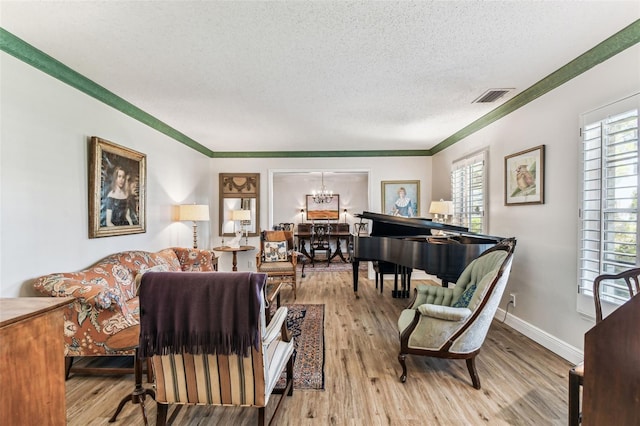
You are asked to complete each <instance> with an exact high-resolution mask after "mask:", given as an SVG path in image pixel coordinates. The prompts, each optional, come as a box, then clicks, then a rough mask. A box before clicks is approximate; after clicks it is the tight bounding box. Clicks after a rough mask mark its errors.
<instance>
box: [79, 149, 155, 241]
mask: <svg viewBox="0 0 640 426" xmlns="http://www.w3.org/2000/svg"><path fill="white" fill-rule="evenodd" d="M146 181H147V156H146V155H145V154H142V153H140V152H137V151H134V150H132V149H129V148H125V147H123V146H120V145H117V144H115V143H113V142H109V141H107V140H105V139H101V138H99V137H97V136H92V137H91V141H90V152H89V238H101V237H112V236H116V235H129V234H140V233H144V232H147V228H146V208H145V200H146V185H147V182H146Z"/></svg>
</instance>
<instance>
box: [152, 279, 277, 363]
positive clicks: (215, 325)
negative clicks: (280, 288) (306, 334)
mask: <svg viewBox="0 0 640 426" xmlns="http://www.w3.org/2000/svg"><path fill="white" fill-rule="evenodd" d="M266 279H267V276H266V274H258V273H252V272H147V273H145V274H144V275H143V276H142V284H141V285H140V347H139V350H140V356H142V357H148V356H152V355H166V354H170V353H181V352H187V353H191V354H202V353H207V354H215V353H217V354H226V355H229V354H231V353H234V354H238V355H242V356H247V355H248V353H249V350H250V348H251V346H254V347H255V348H256V349H258V347H259V346H258V345H259V344H260V342H259V336H260V332H259V331H260V330H259V327H260V301H261V300H262V298H263V287H264V285H265V282H266Z"/></svg>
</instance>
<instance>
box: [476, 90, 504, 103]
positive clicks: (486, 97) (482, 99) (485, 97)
mask: <svg viewBox="0 0 640 426" xmlns="http://www.w3.org/2000/svg"><path fill="white" fill-rule="evenodd" d="M512 90H513V89H489V90H487V91H486V92H484V93H483V94H482V95H480V96H479V97H478V98H477V99H476V100H475V101H473V102H472V103H474V104H480V103H483V104H486V103H490V102H495V101H497V100H498V99H500V98H501V97H503V96H504V95H506V94H507V93H509V92H510V91H512Z"/></svg>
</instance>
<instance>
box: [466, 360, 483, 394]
mask: <svg viewBox="0 0 640 426" xmlns="http://www.w3.org/2000/svg"><path fill="white" fill-rule="evenodd" d="M466 361H467V370H469V375H470V376H471V383H473V387H474V388H476V389H480V377H478V372H477V371H476V356H475V355H474V356H473V357H471V358H467V360H466Z"/></svg>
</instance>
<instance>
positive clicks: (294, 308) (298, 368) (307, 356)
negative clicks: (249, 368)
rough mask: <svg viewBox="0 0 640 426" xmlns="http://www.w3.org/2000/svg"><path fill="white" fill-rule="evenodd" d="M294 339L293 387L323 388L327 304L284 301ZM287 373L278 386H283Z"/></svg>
mask: <svg viewBox="0 0 640 426" xmlns="http://www.w3.org/2000/svg"><path fill="white" fill-rule="evenodd" d="M284 306H286V307H287V308H288V310H289V311H288V313H287V327H288V328H289V331H291V333H292V335H293V339H294V351H293V361H294V363H293V389H294V392H295V391H298V390H324V305H303V304H292V305H284ZM285 378H286V376H285V374H283V375H282V377H280V380H279V381H278V384H277V385H276V389H284V387H285Z"/></svg>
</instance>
